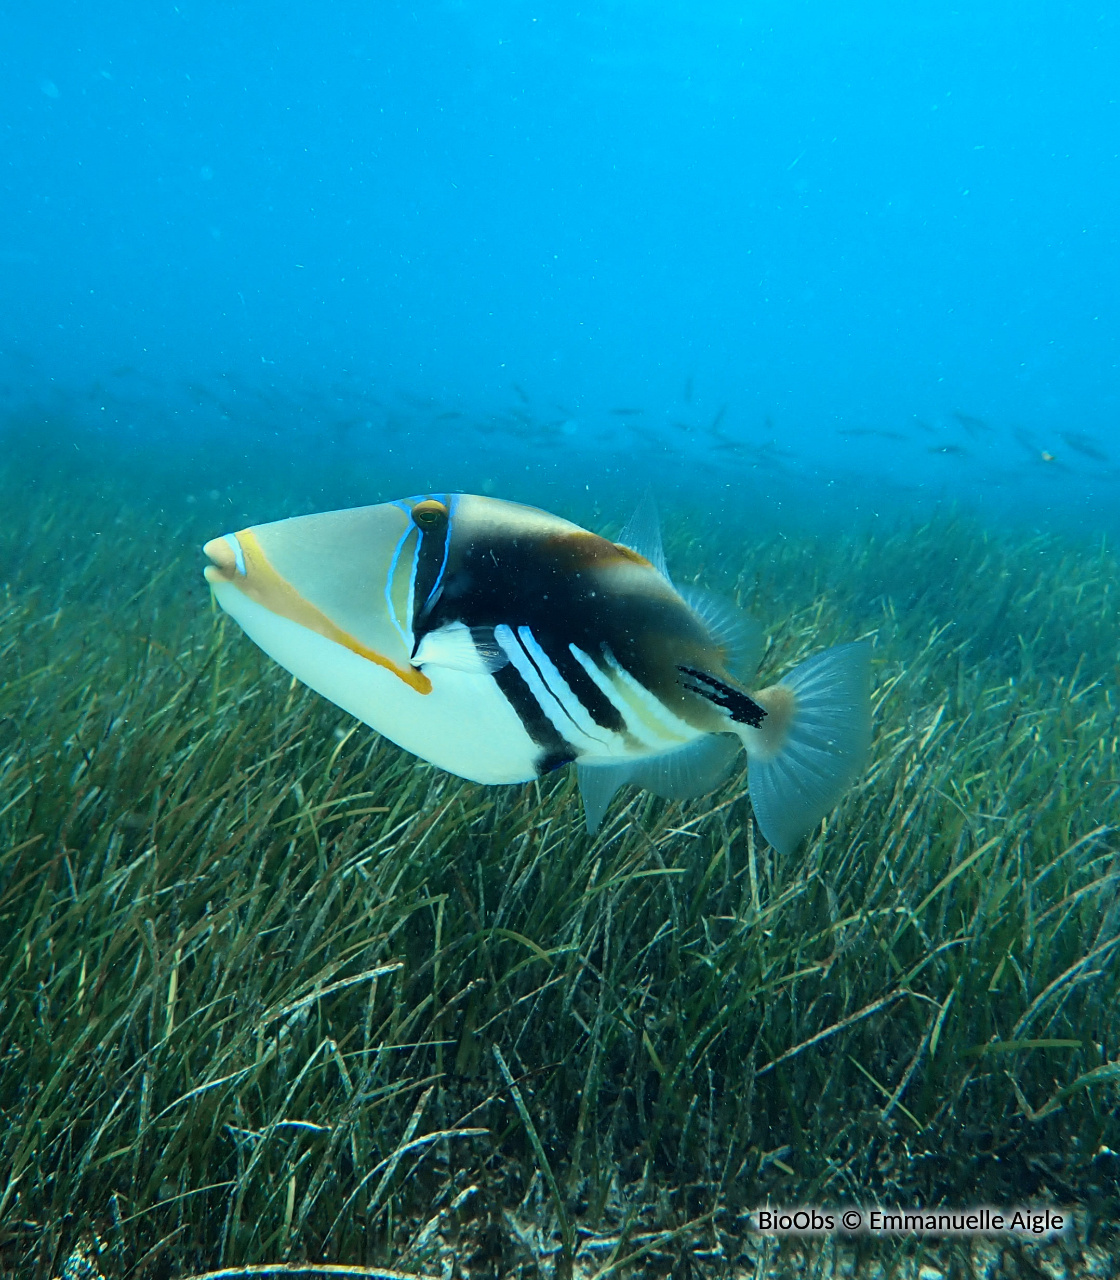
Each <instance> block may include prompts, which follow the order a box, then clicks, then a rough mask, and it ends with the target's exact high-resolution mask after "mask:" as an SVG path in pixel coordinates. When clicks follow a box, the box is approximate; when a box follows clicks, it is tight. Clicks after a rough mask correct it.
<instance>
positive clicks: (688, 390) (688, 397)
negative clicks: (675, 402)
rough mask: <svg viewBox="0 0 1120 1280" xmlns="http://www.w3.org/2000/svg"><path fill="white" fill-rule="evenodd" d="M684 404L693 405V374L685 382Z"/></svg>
mask: <svg viewBox="0 0 1120 1280" xmlns="http://www.w3.org/2000/svg"><path fill="white" fill-rule="evenodd" d="M684 402H685V404H691V403H692V375H691V374H689V375H688V377H687V378H685V380H684Z"/></svg>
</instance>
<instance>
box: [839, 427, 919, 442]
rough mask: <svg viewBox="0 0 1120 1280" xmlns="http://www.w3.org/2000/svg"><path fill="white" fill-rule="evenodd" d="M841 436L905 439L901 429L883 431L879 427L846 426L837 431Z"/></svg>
mask: <svg viewBox="0 0 1120 1280" xmlns="http://www.w3.org/2000/svg"><path fill="white" fill-rule="evenodd" d="M836 434H837V435H840V436H877V437H878V438H879V439H880V440H905V439H906V437H905V436H904V435H903V434H902V433H901V432H899V431H881V430H880V429H879V428H878V427H846V428H844V429H843V430H841V431H838V432H837V433H836Z"/></svg>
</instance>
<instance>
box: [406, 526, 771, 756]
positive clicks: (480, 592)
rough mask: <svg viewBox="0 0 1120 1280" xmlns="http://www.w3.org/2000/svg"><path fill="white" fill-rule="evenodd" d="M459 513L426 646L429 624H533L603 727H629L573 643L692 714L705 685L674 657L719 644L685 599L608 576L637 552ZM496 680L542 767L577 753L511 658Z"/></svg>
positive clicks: (420, 621)
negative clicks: (684, 673) (697, 685)
mask: <svg viewBox="0 0 1120 1280" xmlns="http://www.w3.org/2000/svg"><path fill="white" fill-rule="evenodd" d="M460 512H462V508H460ZM457 516H458V519H456V518H455V517H453V520H452V530H451V549H450V556H449V558H448V562H447V568H446V571H445V572H444V575H443V579H442V582H441V583H440V590H439V591H438V593H437V594H436V596H435V597H434V598H432V599H431V600H430V601H427V602H426V603H425V602H420V601H419V600H418V606H420V607H418V609H417V622H416V628H415V630H416V640H417V643H418V644H419V641H420V639H421V638H422V636H423V635H424V634H427V633H428V632H429V631H435V630H438V629H439V628H440V627H444V626H448V625H450V624H452V623H455V622H461V623H463V624H464V625H466V626H468V627H470V628H471V629H472V631H475V630H482V631H488V630H492V629H493V628H494V627H498V626H507V627H509V628H510V629H511V630H512V631H513V632H514V635H515V636H516V634H517V630H518V628H519V627H528V628H529V630H530V631H531V632H532V634H533V639H534V640H535V641H536V643H537V644H538V645H539V646H540V647H541V649H542V650H543V651H544V652H545V653H546V654H547V655H548V658H549V659H550V661H551V662H552V663H553V665H554V666H555V667H556V669H557V671H558V672H559V673H560V675H561V677H562V678H563V679H564V681H565V682H566V683H567V685H568V687H569V688H570V689H571V691H572V693H573V694H574V695H575V697H576V698H577V699H578V700H579V702H580V704H581V705H582V706H583V708H584V709H585V710H586V711H587V713H588V715H589V716H590V717H591V719H592V720H593V721H594V722H595V723H596V724H597V725H599V726H600V727H601V728H603V729H608V730H611V731H612V732H615V733H620V734H625V733H627V731H628V730H627V725H626V721H625V719H624V717H623V716H622V714H621V713H620V712H619V710H618V708H617V707H615V705H614V704H613V703H612V702H611V701H610V699H609V698H607V696H606V695H605V694H604V693H603V692H602V691H601V690H600V689H599V687H598V685H597V684H596V683H595V681H594V680H592V678H591V677H590V676H589V675H588V674H587V672H586V670H585V669H584V667H583V665H582V664H581V663H580V662H579V661H578V660H577V659H576V658H575V657H574V656H573V655H572V652H571V649H570V647H569V646H571V645H575V646H576V647H577V648H578V649H580V650H582V651H583V652H584V653H585V654H586V655H587V656H588V657H589V658H590V659H591V661H592V662H594V663H595V664H596V665H597V666H598V667H599V669H600V670H602V671H603V672H604V674H605V675H608V676H609V675H610V671H611V669H610V663H609V661H608V659H607V657H606V654H607V653H608V652H609V653H610V655H612V656H613V658H614V659H615V660H616V661H617V662H618V663H619V665H620V666H622V667H623V668H624V669H625V670H626V671H628V672H629V673H630V675H632V676H633V677H634V678H635V679H636V680H637V681H639V683H641V684H642V685H643V686H644V687H645V688H646V689H648V690H649V691H650V692H651V693H653V694H654V695H655V696H656V697H658V698H660V699H661V700H662V701H664V702H665V704H666V706H667V707H669V708H670V709H672V710H674V711H676V712H677V713H678V714H687V702H688V701H689V699H688V696H687V695H688V694H689V693H696V692H698V691H696V690H691V689H688V688H687V686H682V684H681V682H680V680H679V677H678V674H677V669H676V665H675V664H676V663H677V662H680V661H681V660H682V659H684V660H691V661H703V656H702V655H706V654H707V653H708V652H711V650H712V645H711V640H710V637H709V636H708V633H707V630H706V628H705V627H704V625H703V623H702V622H701V621H699V620H698V619H697V618H696V617H695V616H694V615H693V613H692V611H691V610H690V609H689V608H688V606H687V605H685V604H684V603H683V602H682V601H679V600H677V599H675V598H674V597H673V596H671V595H669V594H668V593H667V592H665V593H659V592H658V590H657V589H656V586H655V585H651V584H647V583H643V582H642V581H641V580H637V581H632V582H631V583H630V585H629V587H628V589H625V590H622V589H618V588H616V586H615V584H614V583H612V582H610V574H609V570H610V568H611V566H612V565H617V563H618V561H619V560H620V559H622V560H625V559H629V558H632V556H633V553H631V552H620V551H619V549H618V548H617V547H615V545H614V544H613V543H610V542H607V541H606V540H605V539H603V538H599V537H597V536H596V535H594V534H591V533H588V532H586V531H583V530H580V531H572V530H569V529H567V528H564V529H561V530H558V531H557V533H556V534H555V535H551V534H542V533H541V532H538V531H532V532H521V531H506V530H504V529H502V528H501V527H497V528H495V527H494V526H493V525H489V526H488V527H481V528H479V529H478V530H477V531H476V530H475V529H472V528H471V527H470V524H469V523H468V522H467V521H464V520H463V519H462V515H461V514H458V513H457ZM457 524H458V527H456V525H457ZM650 572H651V573H653V570H652V569H651V570H650ZM418 578H419V575H418ZM419 594H420V593H419V591H418V592H417V595H418V596H419ZM493 678H494V680H495V681H496V682H497V684H498V687H499V688H500V689H501V691H502V693H503V694H505V696H506V697H507V698H508V699H509V701H510V704H511V705H512V706H513V709H514V710H515V712H516V713H517V715H518V716H519V718H520V719H521V722H522V724H523V725H524V726H525V730H526V732H527V733H528V734H529V736H530V737H531V738H532V739H533V741H534V742H536V743H537V744H538V745H539V746H540V748H541V753H542V754H541V758H540V760H539V762H538V768H539V769H540V771H541V772H546V771H547V770H548V769H550V768H556V767H557V766H558V765H559V764H563V763H566V762H568V761H570V760H573V759H575V758H576V755H577V754H578V752H577V751H576V749H575V748H574V747H573V746H572V744H571V743H569V742H568V741H567V740H566V739H565V738H564V737H563V736H562V735H561V733H560V732H559V731H558V730H557V728H556V726H555V725H554V724H553V722H552V721H551V719H549V717H548V716H547V715H546V713H545V712H544V711H543V710H542V708H541V707H540V705H539V704H538V702H537V699H536V698H535V697H534V696H533V694H532V692H531V691H530V689H529V686H528V685H527V684H526V682H525V681H524V679H522V677H521V676H520V675H519V674H518V672H517V670H516V668H515V667H514V666H513V665H512V664H511V665H509V666H505V667H502V668H501V669H500V670H499V671H496V672H494V673H493ZM544 683H545V685H546V686H547V685H548V681H547V680H545V681H544ZM731 692H734V691H733V690H732V691H731ZM682 694H683V695H684V696H683V697H682ZM704 696H705V697H707V694H705V695H704ZM737 696H743V695H737ZM710 701H711V700H710V699H709V702H710ZM744 701H749V700H747V699H745V697H744ZM750 705H751V706H753V705H754V704H753V703H751V704H750ZM698 710H699V709H698ZM759 712H760V713H761V709H759ZM694 714H695V713H694ZM701 717H702V718H704V713H702V712H701Z"/></svg>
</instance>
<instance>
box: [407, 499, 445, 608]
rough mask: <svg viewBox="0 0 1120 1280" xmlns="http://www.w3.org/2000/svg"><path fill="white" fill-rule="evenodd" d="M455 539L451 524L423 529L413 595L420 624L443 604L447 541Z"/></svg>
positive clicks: (417, 555) (417, 557) (417, 553)
mask: <svg viewBox="0 0 1120 1280" xmlns="http://www.w3.org/2000/svg"><path fill="white" fill-rule="evenodd" d="M450 537H451V520H450V519H448V520H444V521H443V522H442V524H439V525H437V526H435V527H434V528H426V529H421V531H420V546H419V549H418V550H417V552H416V585H415V588H414V594H413V598H412V599H413V606H412V607H413V617H414V619H415V620H416V622H417V623H422V622H423V620H424V619H425V618H426V617H427V615H428V614H430V613H431V611H432V609H434V608H435V606H436V604H437V603H438V602H439V597H440V593H441V592H442V590H443V583H444V575H445V571H446V566H447V551H448V547H447V540H448V538H450Z"/></svg>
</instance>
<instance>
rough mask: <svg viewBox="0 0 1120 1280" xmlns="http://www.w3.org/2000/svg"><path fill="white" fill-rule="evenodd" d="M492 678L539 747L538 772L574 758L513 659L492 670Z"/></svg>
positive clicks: (574, 753) (565, 740) (569, 761)
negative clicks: (506, 664) (496, 669)
mask: <svg viewBox="0 0 1120 1280" xmlns="http://www.w3.org/2000/svg"><path fill="white" fill-rule="evenodd" d="M493 679H494V683H495V684H496V685H497V686H498V688H499V689H500V690H501V691H502V693H503V694H505V697H506V700H507V701H508V702H509V704H510V706H511V707H512V708H513V709H514V711H515V712H516V714H517V718H518V719H519V720H520V721H521V723H522V725H523V726H524V727H525V732H526V733H527V734H528V735H529V737H530V738H532V740H533V741H534V742H535V743H536V744H537V746H538V747H540V749H541V754H540V755H539V756H538V757H537V761H536V769H537V773H539V774H544V773H551V772H552V770H553V769H559V768H560V766H561V765H564V764H570V763H571V762H572V761H573V760H574V759H575V758H576V752H575V749H574V748H573V747H572V744H571V743H570V742H568V741H567V739H566V738H564V737H562V736H561V734H560V732H559V730H558V729H557V728H556V726H555V725H554V724H553V723H552V721H551V720H550V719H549V718H548V716H547V715H546V714H545V713H544V711H543V710H542V709H541V705H540V703H539V702H538V701H537V700H536V698H535V697H534V696H533V691H532V690H531V689H530V688H529V686H528V684H527V683H526V682H525V678H524V677H523V676H522V675H521V673H520V672H519V671H518V670H517V668H516V667H515V666H514V665H513V663H512V662H511V663H510V664H509V665H508V666H505V667H502V668H501V670H499V671H495V672H494V673H493Z"/></svg>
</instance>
